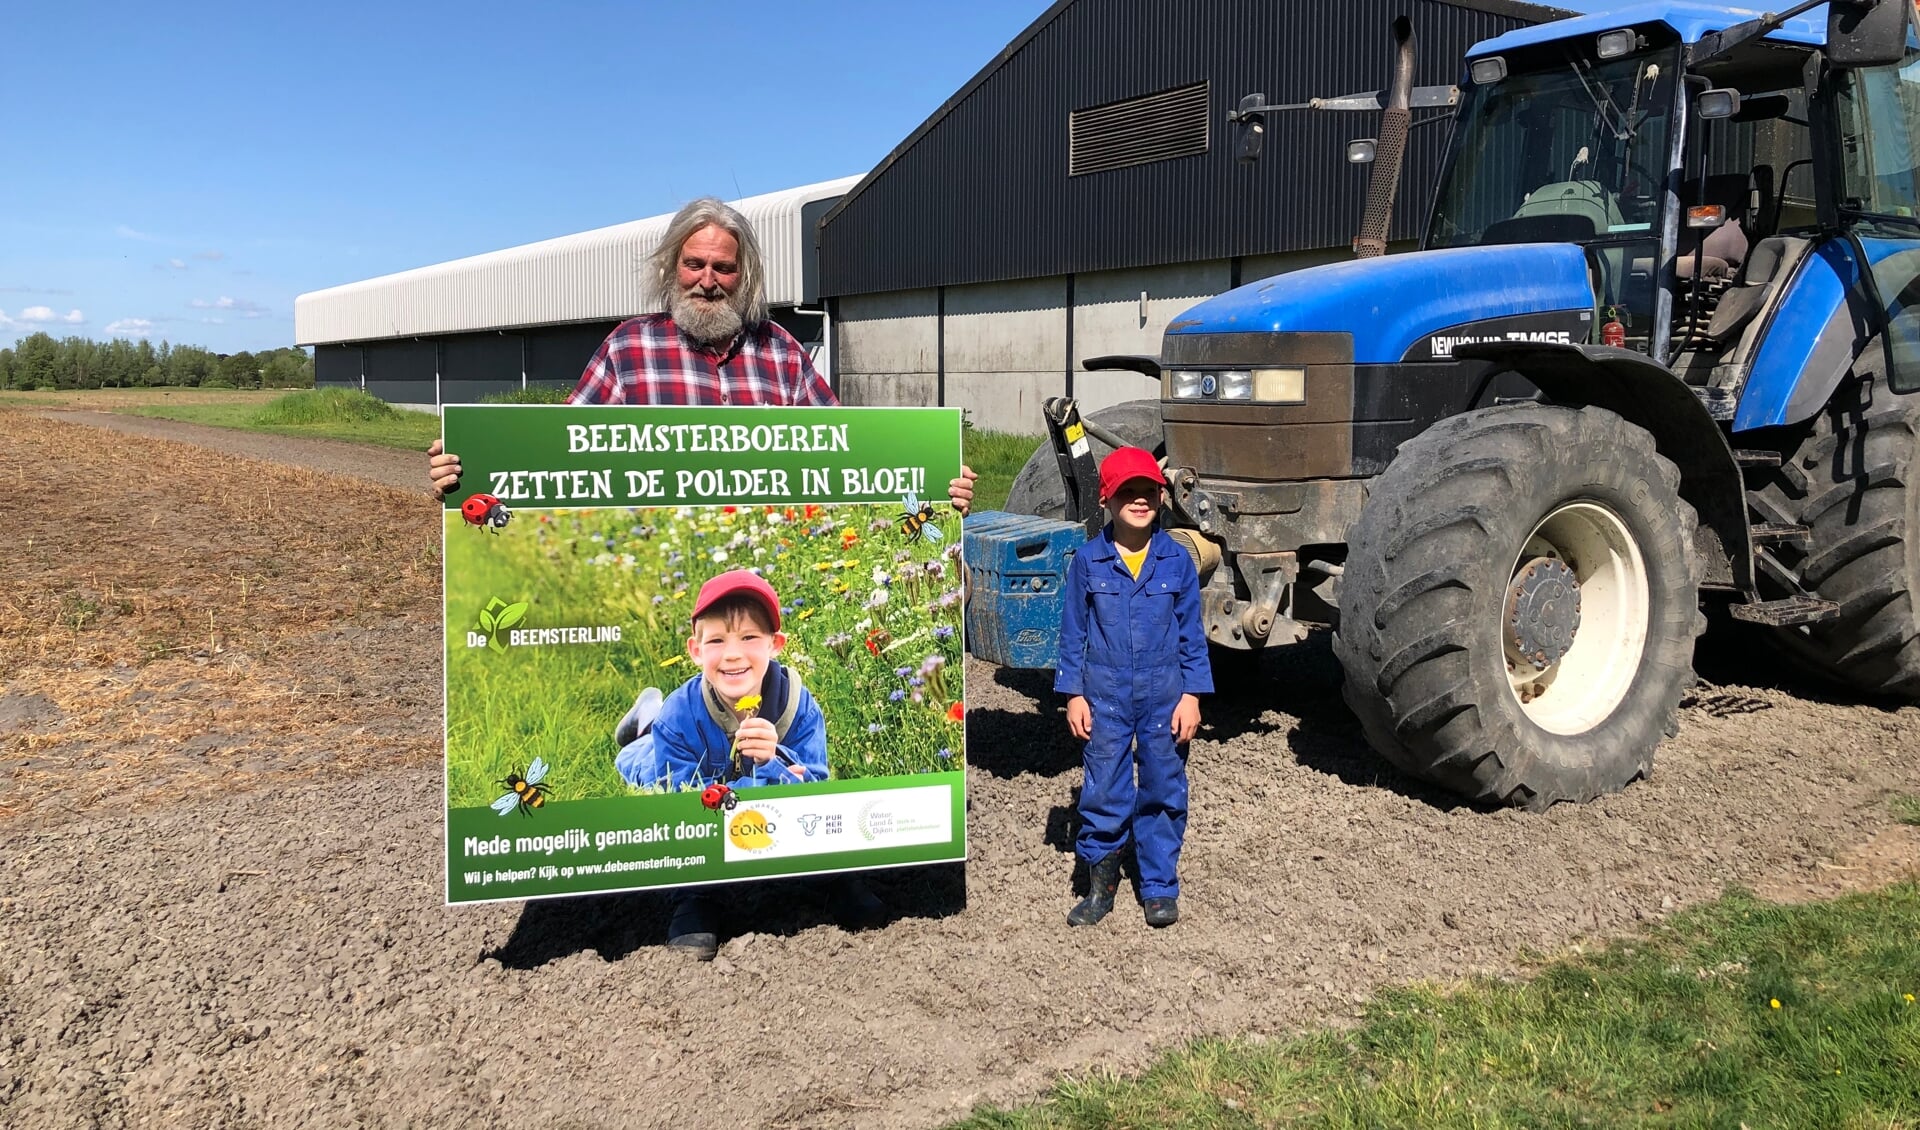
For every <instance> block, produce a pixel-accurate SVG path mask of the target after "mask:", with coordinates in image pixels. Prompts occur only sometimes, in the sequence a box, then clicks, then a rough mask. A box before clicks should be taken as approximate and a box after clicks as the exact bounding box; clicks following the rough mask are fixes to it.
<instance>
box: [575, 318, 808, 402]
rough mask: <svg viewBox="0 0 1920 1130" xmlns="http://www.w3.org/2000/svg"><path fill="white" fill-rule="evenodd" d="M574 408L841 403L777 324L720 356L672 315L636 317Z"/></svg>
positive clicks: (588, 377) (611, 344)
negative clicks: (684, 329)
mask: <svg viewBox="0 0 1920 1130" xmlns="http://www.w3.org/2000/svg"><path fill="white" fill-rule="evenodd" d="M567 402H568V403H569V404H773V405H796V404H807V405H814V406H818V407H827V406H832V405H836V404H839V403H840V401H839V399H838V398H837V397H835V396H834V395H833V390H832V389H830V388H828V387H827V382H826V381H824V380H821V379H820V373H819V371H818V370H816V369H815V368H814V367H813V361H812V359H811V358H809V357H808V356H807V351H806V350H805V349H804V348H803V347H802V346H801V345H800V343H799V342H797V341H795V340H794V339H793V335H792V334H790V333H788V332H787V331H786V330H784V329H781V328H780V326H779V325H777V324H776V323H774V322H772V321H765V322H761V323H760V324H759V325H758V326H755V327H753V328H751V329H748V330H744V331H742V332H741V334H740V336H739V337H737V338H735V339H734V341H733V344H732V345H730V346H728V347H726V348H725V349H724V350H721V351H719V352H714V351H713V350H710V349H707V348H705V347H703V346H701V345H699V344H696V343H695V342H694V341H692V340H691V339H689V338H688V337H687V336H686V335H684V334H682V333H681V332H680V327H678V326H676V325H674V323H673V318H672V317H670V316H668V315H666V314H647V315H645V316H643V317H639V318H629V319H627V320H626V321H624V322H622V323H620V324H619V325H618V326H617V327H615V328H614V331H613V332H612V333H610V334H608V335H607V340H605V341H603V342H601V343H600V348H599V349H598V350H596V351H595V352H594V354H593V360H591V361H588V362H587V371H586V372H584V373H582V374H581V375H580V383H579V384H578V385H576V386H575V387H574V390H573V395H572V396H571V397H569V398H568V400H567Z"/></svg>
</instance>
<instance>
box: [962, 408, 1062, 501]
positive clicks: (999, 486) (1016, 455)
mask: <svg viewBox="0 0 1920 1130" xmlns="http://www.w3.org/2000/svg"><path fill="white" fill-rule="evenodd" d="M962 442H963V443H964V444H965V446H966V460H967V466H969V467H972V468H973V469H974V470H975V471H977V472H979V474H980V481H979V482H977V483H975V484H974V487H973V508H974V509H975V510H999V509H1001V508H1002V507H1004V506H1006V504H1007V492H1008V491H1009V490H1011V489H1012V488H1013V478H1014V476H1015V475H1018V474H1019V473H1020V468H1021V467H1023V466H1025V465H1026V462H1027V460H1028V459H1029V458H1030V457H1032V455H1033V451H1034V449H1035V448H1037V447H1039V446H1040V445H1041V444H1043V443H1045V442H1046V438H1045V437H1044V436H1022V435H1010V434H1008V433H1006V432H987V431H981V430H980V429H978V428H968V429H967V431H966V434H965V435H964V436H963V437H962Z"/></svg>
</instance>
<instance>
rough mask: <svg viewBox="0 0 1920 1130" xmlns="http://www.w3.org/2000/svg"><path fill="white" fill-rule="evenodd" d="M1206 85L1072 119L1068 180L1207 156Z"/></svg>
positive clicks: (1079, 113) (1111, 104)
mask: <svg viewBox="0 0 1920 1130" xmlns="http://www.w3.org/2000/svg"><path fill="white" fill-rule="evenodd" d="M1207 87H1208V84H1207V83H1204V82H1197V83H1194V84H1193V85H1192V86H1179V87H1175V88H1174V89H1172V90H1162V91H1160V92H1159V93H1158V94H1147V95H1142V96H1141V97H1139V98H1129V99H1127V100H1126V101H1125V102H1109V103H1107V104H1106V105H1105V106H1095V107H1092V108H1091V109H1087V110H1075V111H1074V112H1073V113H1072V114H1070V115H1068V122H1067V133H1068V141H1069V150H1068V157H1067V175H1068V176H1075V177H1077V176H1084V175H1085V174H1087V173H1100V172H1105V171H1107V170H1108V169H1124V168H1126V167H1128V166H1129V165H1145V164H1148V163H1149V162H1153V161H1165V160H1169V159H1171V158H1174V157H1187V156H1191V155H1193V154H1195V153H1205V152H1206V151H1207V138H1208V123H1207Z"/></svg>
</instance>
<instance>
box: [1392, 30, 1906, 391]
mask: <svg viewBox="0 0 1920 1130" xmlns="http://www.w3.org/2000/svg"><path fill="white" fill-rule="evenodd" d="M1739 15H1740V13H1736V12H1734V11H1733V10H1730V9H1727V8H1723V7H1719V6H1714V5H1705V4H1686V3H1657V4H1641V5H1636V6H1632V7H1624V8H1621V9H1616V10H1614V11H1612V12H1609V13H1605V14H1601V15H1594V16H1587V17H1582V18H1579V19H1575V20H1566V21H1560V22H1557V23H1553V24H1546V25H1541V26H1538V27H1533V28H1527V29H1523V30H1520V31H1517V32H1514V33H1511V34H1509V35H1506V36H1502V37H1500V38H1498V39H1495V40H1492V41H1489V42H1487V43H1485V44H1481V45H1480V46H1478V47H1476V48H1475V49H1474V51H1473V53H1472V54H1471V55H1470V57H1469V59H1468V64H1467V77H1468V81H1467V83H1466V85H1464V86H1463V88H1462V96H1461V103H1462V105H1461V109H1460V112H1459V115H1458V117H1457V119H1456V125H1455V133H1454V140H1453V144H1452V147H1451V152H1450V154H1449V159H1448V164H1447V168H1446V171H1445V173H1444V174H1443V176H1442V180H1441V183H1440V186H1439V189H1438V191H1437V193H1436V195H1435V199H1434V206H1433V211H1432V214H1431V218H1430V221H1429V225H1428V228H1427V232H1426V237H1425V240H1424V244H1423V246H1424V247H1425V248H1426V249H1429V250H1433V249H1441V248H1459V247H1476V246H1489V245H1499V244H1533V243H1556V244H1573V245H1575V246H1578V247H1579V248H1580V249H1581V251H1582V253H1583V255H1584V258H1585V261H1586V267H1587V276H1588V283H1589V286H1590V289H1591V291H1592V294H1593V311H1592V318H1591V320H1590V322H1589V323H1588V326H1589V333H1588V334H1587V341H1588V342H1590V343H1591V344H1596V345H1602V344H1604V345H1612V346H1619V347H1624V348H1627V349H1632V350H1635V351H1637V352H1639V353H1642V354H1646V355H1647V356H1648V357H1649V358H1651V359H1653V360H1655V361H1657V362H1660V363H1662V364H1665V365H1667V366H1669V367H1670V368H1671V369H1672V370H1673V371H1674V372H1675V373H1676V374H1678V375H1680V376H1681V377H1682V378H1683V379H1684V380H1685V381H1686V382H1687V383H1688V384H1690V385H1693V386H1695V387H1697V388H1699V389H1700V390H1701V392H1700V395H1701V397H1702V399H1703V400H1704V401H1705V402H1706V403H1707V405H1708V407H1709V410H1710V411H1711V412H1712V413H1713V414H1714V415H1715V418H1717V419H1722V420H1727V421H1732V420H1734V419H1735V417H1736V415H1737V414H1738V404H1739V401H1740V399H1741V396H1742V394H1743V393H1744V392H1745V391H1746V388H1747V383H1748V378H1749V376H1751V375H1752V374H1753V371H1754V366H1755V362H1756V361H1757V360H1759V359H1760V354H1761V353H1762V346H1763V345H1764V344H1765V341H1766V334H1767V329H1768V327H1769V326H1770V325H1771V323H1772V321H1773V318H1772V315H1773V314H1774V313H1775V312H1776V310H1778V308H1779V307H1780V305H1781V303H1782V302H1783V300H1784V299H1785V298H1786V296H1787V293H1788V291H1789V290H1790V289H1791V288H1790V287H1789V285H1788V283H1789V282H1790V281H1791V280H1794V279H1795V278H1796V277H1798V276H1801V275H1802V274H1803V267H1805V266H1807V262H1806V261H1807V260H1808V259H1809V257H1815V258H1818V257H1819V256H1821V255H1822V254H1824V255H1826V256H1827V257H1828V258H1829V259H1832V260H1834V261H1833V262H1831V263H1817V264H1815V265H1814V266H1815V271H1814V274H1823V273H1824V274H1831V275H1832V279H1831V283H1832V285H1833V286H1834V287H1835V288H1837V289H1840V290H1844V289H1845V288H1846V287H1847V286H1848V285H1849V284H1851V283H1852V282H1854V281H1856V278H1857V276H1858V275H1859V274H1860V273H1861V272H1860V269H1859V266H1858V264H1857V263H1850V262H1846V261H1844V260H1846V259H1847V258H1848V257H1849V253H1850V252H1851V251H1853V250H1854V249H1853V248H1852V247H1851V243H1852V241H1853V240H1854V239H1856V238H1858V237H1860V236H1865V237H1868V238H1884V239H1893V240H1905V241H1910V240H1913V239H1914V238H1916V236H1920V220H1917V219H1916V217H1917V216H1920V174H1916V172H1915V171H1914V167H1915V160H1914V154H1915V152H1916V149H1915V142H1916V140H1920V52H1914V51H1912V50H1910V51H1909V53H1908V55H1907V57H1906V58H1905V59H1904V60H1903V61H1902V62H1900V63H1891V64H1883V65H1881V66H1878V67H1844V68H1841V67H1830V66H1828V65H1827V61H1828V60H1827V58H1826V53H1825V51H1824V47H1825V41H1826V34H1827V28H1826V26H1825V21H1824V20H1815V19H1813V18H1811V17H1808V16H1801V17H1797V18H1793V19H1788V20H1785V21H1782V22H1780V23H1779V24H1778V26H1774V27H1771V28H1768V29H1767V30H1766V31H1765V33H1764V34H1753V35H1748V36H1745V37H1737V36H1736V35H1732V34H1728V29H1729V28H1730V27H1734V26H1736V24H1735V20H1736V19H1737V17H1738V16H1739ZM1906 38H1907V39H1908V47H1909V48H1910V49H1911V48H1914V47H1915V46H1916V44H1915V42H1914V39H1913V32H1912V31H1911V30H1906ZM1836 243H1837V246H1829V245H1833V244H1836ZM1823 248H1824V251H1823ZM1853 258H1865V259H1867V260H1868V261H1869V262H1871V261H1872V259H1873V258H1875V257H1874V256H1872V255H1871V253H1870V252H1869V253H1868V254H1866V255H1865V256H1859V255H1855V256H1853ZM1884 273H1885V272H1883V274H1884ZM1911 277H1912V272H1911V271H1907V272H1905V273H1904V274H1903V275H1902V277H1899V278H1897V279H1893V280H1891V281H1892V282H1893V283H1895V284H1896V285H1894V286H1893V289H1894V291H1895V292H1896V293H1897V292H1898V291H1899V290H1901V289H1903V288H1904V285H1905V284H1906V283H1907V282H1910V281H1911ZM1850 336H1851V335H1849V337H1850ZM1847 360H1848V361H1851V360H1852V358H1851V357H1848V358H1847ZM1766 407H1767V408H1773V407H1775V406H1773V405H1768V406H1766ZM1774 415H1777V413H1771V412H1768V411H1765V410H1762V411H1757V412H1755V413H1750V414H1749V417H1748V418H1747V419H1746V420H1743V421H1742V426H1759V425H1760V424H1762V423H1780V422H1784V421H1783V420H1781V419H1779V418H1769V417H1770V416H1774Z"/></svg>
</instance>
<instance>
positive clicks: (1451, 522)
mask: <svg viewBox="0 0 1920 1130" xmlns="http://www.w3.org/2000/svg"><path fill="white" fill-rule="evenodd" d="M1679 481H1680V475H1679V472H1678V471H1677V470H1676V469H1675V467H1674V465H1673V464H1672V463H1670V462H1668V461H1667V460H1666V459H1664V458H1662V457H1661V456H1660V455H1659V454H1658V453H1656V452H1655V450H1654V445H1653V438H1652V437H1651V436H1650V435H1648V434H1647V432H1646V431H1645V430H1643V429H1641V428H1639V427H1636V426H1634V425H1632V424H1629V423H1627V422H1626V421H1624V420H1622V419H1621V418H1620V417H1619V416H1616V415H1615V414H1613V413H1611V412H1608V411H1606V410H1604V409H1600V408H1565V407H1557V406H1551V405H1539V404H1527V405H1508V406H1503V407H1497V408H1490V409H1486V410H1483V411H1478V412H1470V413H1467V414H1465V415H1461V416H1456V417H1453V418H1451V419H1449V420H1446V421H1443V422H1442V423H1440V424H1438V425H1436V426H1434V427H1433V428H1431V429H1429V430H1428V431H1426V432H1425V433H1423V434H1422V435H1420V436H1418V437H1416V438H1415V439H1413V440H1410V441H1409V442H1407V443H1406V444H1405V445H1403V446H1402V447H1401V449H1400V451H1399V453H1398V455H1397V456H1396V457H1395V459H1394V461H1393V463H1392V465H1391V466H1389V467H1388V468H1387V470H1386V472H1385V473H1384V474H1382V475H1381V476H1380V477H1379V479H1377V480H1376V481H1375V482H1374V483H1373V485H1372V490H1371V492H1370V494H1369V497H1368V501H1367V505H1366V507H1365V509H1364V510H1362V512H1361V515H1360V519H1359V521H1358V522H1356V523H1355V524H1354V526H1353V528H1352V530H1351V531H1350V532H1349V534H1348V554H1347V564H1346V573H1345V583H1344V584H1343V585H1342V589H1341V595H1340V628H1339V631H1338V633H1337V634H1336V636H1335V639H1334V649H1335V653H1336V654H1337V655H1338V656H1339V658H1340V662H1341V665H1342V666H1343V668H1344V669H1345V676H1346V699H1347V703H1348V704H1349V705H1350V706H1351V707H1352V708H1353V710H1354V713H1355V714H1357V715H1358V716H1359V718H1360V722H1361V725H1362V727H1363V728H1364V730H1365V732H1366V735H1367V740H1368V741H1369V742H1370V743H1371V744H1372V745H1373V747H1374V748H1375V749H1376V750H1378V751H1379V752H1380V753H1381V754H1382V755H1383V756H1384V757H1386V758H1387V759H1388V760H1389V761H1391V762H1393V763H1394V764H1395V765H1397V766H1399V767H1400V768H1402V769H1404V770H1406V771H1407V772H1409V773H1412V774H1414V775H1416V776H1419V777H1423V778H1426V779H1428V780H1431V781H1434V782H1436V783H1438V784H1440V785H1443V786H1445V787H1447V788H1449V789H1451V790H1453V791H1455V792H1457V793H1460V794H1461V795H1462V796H1465V797H1467V798H1469V799H1471V800H1474V801H1479V802H1490V803H1503V804H1511V805H1517V806H1521V807H1526V808H1545V807H1546V806H1548V805H1550V804H1552V803H1554V802H1556V801H1561V800H1570V801H1584V800H1589V799H1591V798H1593V797H1595V796H1598V795H1600V794H1602V793H1606V792H1612V791H1615V790H1618V789H1621V788H1624V787H1625V786H1626V785H1627V784H1628V783H1630V782H1632V781H1633V780H1635V779H1636V778H1638V777H1641V776H1643V775H1645V773H1646V772H1647V771H1648V769H1649V768H1650V767H1651V765H1652V761H1653V750H1654V747H1655V746H1657V745H1658V744H1659V743H1660V742H1661V741H1662V740H1663V739H1664V738H1666V737H1668V736H1670V735H1672V734H1673V733H1674V732H1675V730H1676V729H1677V724H1678V723H1677V717H1678V708H1679V701H1680V696H1681V694H1682V692H1683V691H1685V689H1686V688H1687V687H1688V686H1689V685H1690V684H1691V682H1692V678H1693V641H1694V637H1695V636H1696V635H1698V633H1699V631H1700V629H1701V627H1702V626H1704V624H1705V620H1704V618H1703V617H1702V616H1701V615H1700V610H1699V606H1698V590H1699V586H1700V572H1701V571H1700V566H1699V563H1698V561H1697V559H1696V558H1695V555H1694V552H1693V536H1694V529H1695V526H1696V519H1695V516H1694V512H1693V508H1692V507H1690V506H1688V505H1687V504H1686V503H1685V502H1684V501H1682V500H1681V498H1680V495H1679V490H1678V487H1679Z"/></svg>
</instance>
